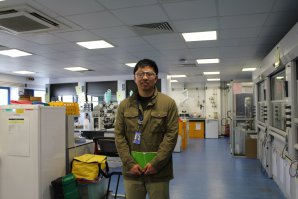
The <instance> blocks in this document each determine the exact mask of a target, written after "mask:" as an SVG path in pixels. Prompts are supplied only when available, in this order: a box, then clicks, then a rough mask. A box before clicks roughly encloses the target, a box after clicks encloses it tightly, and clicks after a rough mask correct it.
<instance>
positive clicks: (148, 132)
mask: <svg viewBox="0 0 298 199" xmlns="http://www.w3.org/2000/svg"><path fill="white" fill-rule="evenodd" d="M136 99H137V98H136V94H134V95H133V96H131V97H129V98H126V99H125V100H123V101H122V102H121V103H120V105H119V107H118V110H117V117H116V126H115V142H116V146H117V150H118V153H119V156H120V158H121V160H122V162H123V176H124V178H125V179H134V180H136V179H139V180H141V178H143V177H142V176H141V177H137V176H133V175H131V174H128V173H127V172H128V171H129V170H130V169H131V168H132V167H133V165H135V164H136V162H135V160H134V159H133V158H132V156H131V151H140V152H157V156H156V157H155V158H154V159H153V160H152V161H151V162H150V163H151V164H152V166H153V167H154V168H155V169H156V170H157V171H158V173H157V174H153V175H149V177H148V178H149V180H151V181H165V180H170V179H172V178H173V165H172V164H173V163H172V152H173V150H174V148H175V145H176V142H177V136H178V110H177V106H176V103H175V101H174V100H173V99H172V98H170V97H168V96H167V95H164V94H162V93H160V92H158V91H157V89H155V92H154V96H153V97H152V98H151V101H150V102H149V103H148V105H147V108H146V110H143V109H142V106H141V105H139V109H140V111H141V112H142V113H143V128H142V131H141V144H134V143H133V140H134V135H135V132H136V131H137V130H138V117H139V113H138V109H137V104H138V103H137V101H136ZM146 178H147V177H146Z"/></svg>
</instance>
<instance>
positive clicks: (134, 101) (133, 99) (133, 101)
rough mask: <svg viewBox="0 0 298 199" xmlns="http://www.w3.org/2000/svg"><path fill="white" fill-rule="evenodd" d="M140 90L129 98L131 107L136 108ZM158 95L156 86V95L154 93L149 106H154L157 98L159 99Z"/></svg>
mask: <svg viewBox="0 0 298 199" xmlns="http://www.w3.org/2000/svg"><path fill="white" fill-rule="evenodd" d="M138 93H139V91H138V89H136V90H135V92H134V93H133V95H132V96H131V97H130V98H129V101H130V106H136V105H137V96H138ZM157 95H158V90H157V88H156V86H155V89H154V93H153V96H152V97H151V100H150V102H149V104H148V105H151V106H152V105H154V104H155V103H156V98H157Z"/></svg>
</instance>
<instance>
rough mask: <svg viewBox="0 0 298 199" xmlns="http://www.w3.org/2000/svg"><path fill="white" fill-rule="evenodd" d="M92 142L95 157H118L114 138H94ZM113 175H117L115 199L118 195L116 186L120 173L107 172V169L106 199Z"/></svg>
mask: <svg viewBox="0 0 298 199" xmlns="http://www.w3.org/2000/svg"><path fill="white" fill-rule="evenodd" d="M93 142H94V144H95V148H94V154H97V155H105V156H108V157H119V154H118V152H117V148H116V144H115V138H113V137H111V138H110V137H95V138H93ZM113 175H117V176H118V179H117V186H116V192H115V197H114V198H115V199H116V198H117V193H118V186H119V181H120V176H121V175H122V172H121V171H112V172H110V171H109V168H108V175H107V177H108V178H109V183H108V189H107V193H106V199H107V198H108V195H109V193H110V183H111V178H112V176H113Z"/></svg>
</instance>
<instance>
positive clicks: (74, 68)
mask: <svg viewBox="0 0 298 199" xmlns="http://www.w3.org/2000/svg"><path fill="white" fill-rule="evenodd" d="M64 69H65V70H70V71H75V72H79V71H87V70H89V69H88V68H84V67H68V68H64Z"/></svg>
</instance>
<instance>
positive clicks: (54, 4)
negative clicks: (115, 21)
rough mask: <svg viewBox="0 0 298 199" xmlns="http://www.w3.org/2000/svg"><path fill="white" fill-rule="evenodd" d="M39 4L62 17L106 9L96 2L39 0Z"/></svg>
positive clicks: (87, 0)
mask: <svg viewBox="0 0 298 199" xmlns="http://www.w3.org/2000/svg"><path fill="white" fill-rule="evenodd" d="M38 2H39V3H41V4H43V5H45V6H46V7H47V8H49V9H50V10H55V12H57V13H59V15H62V16H68V15H75V14H82V13H91V12H95V11H102V10H104V9H105V8H104V7H102V6H101V5H99V3H97V2H95V1H94V0H84V1H82V0H50V1H49V0H38Z"/></svg>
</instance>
